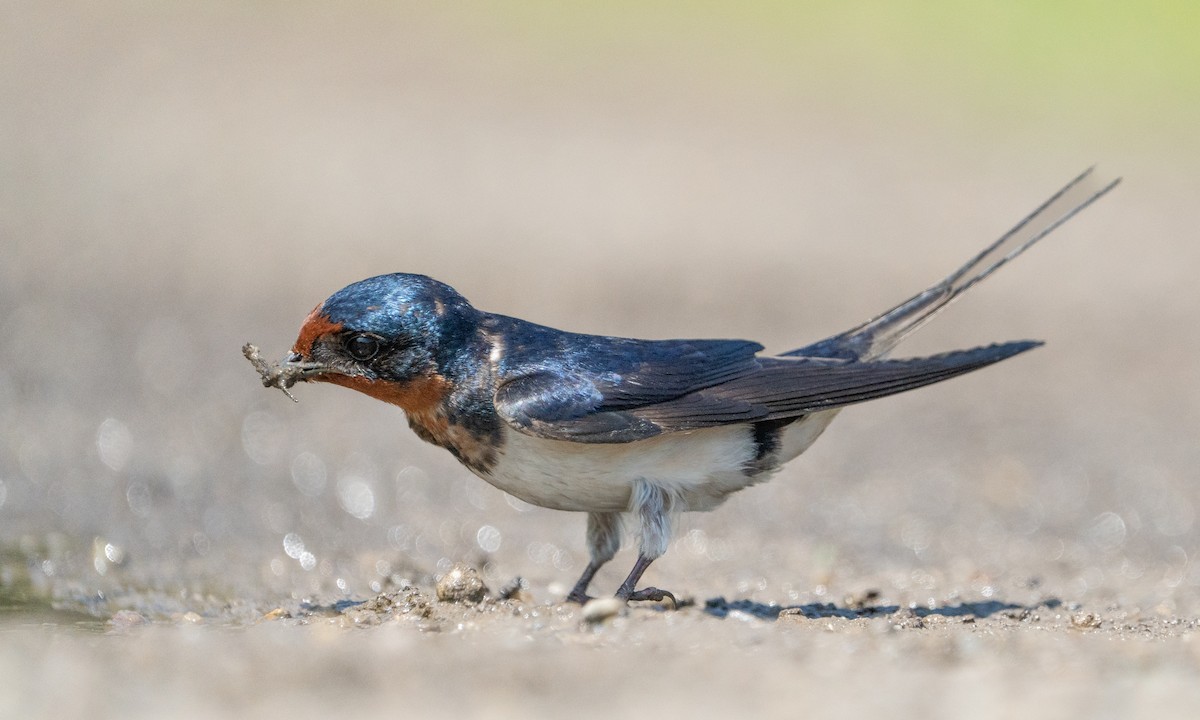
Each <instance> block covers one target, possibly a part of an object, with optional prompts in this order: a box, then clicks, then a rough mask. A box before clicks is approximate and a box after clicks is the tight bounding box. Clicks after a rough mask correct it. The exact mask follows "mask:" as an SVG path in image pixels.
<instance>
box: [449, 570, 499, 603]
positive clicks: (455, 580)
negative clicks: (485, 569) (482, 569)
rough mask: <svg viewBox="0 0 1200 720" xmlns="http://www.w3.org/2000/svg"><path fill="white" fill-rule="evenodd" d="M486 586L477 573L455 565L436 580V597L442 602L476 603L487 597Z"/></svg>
mask: <svg viewBox="0 0 1200 720" xmlns="http://www.w3.org/2000/svg"><path fill="white" fill-rule="evenodd" d="M487 593H488V589H487V585H484V584H483V579H482V578H480V577H479V572H478V571H477V570H476V569H475V568H473V567H471V566H470V565H466V564H464V563H457V564H455V566H454V567H452V568H450V571H449V572H447V573H446V574H445V575H443V576H441V577H440V578H438V581H437V597H438V600H441V601H442V602H457V603H463V602H465V603H477V602H479V601H481V600H483V598H484V597H485V596H486V595H487Z"/></svg>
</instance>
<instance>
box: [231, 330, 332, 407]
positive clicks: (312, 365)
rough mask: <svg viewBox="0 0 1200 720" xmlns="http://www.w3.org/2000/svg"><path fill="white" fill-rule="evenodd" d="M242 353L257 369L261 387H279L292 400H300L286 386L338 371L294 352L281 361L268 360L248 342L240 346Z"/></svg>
mask: <svg viewBox="0 0 1200 720" xmlns="http://www.w3.org/2000/svg"><path fill="white" fill-rule="evenodd" d="M242 354H243V355H245V356H246V359H247V360H249V361H250V362H251V363H252V364H253V365H254V369H255V370H257V371H258V374H259V376H260V377H261V378H262V384H263V387H269V388H272V387H273V388H279V389H280V390H282V391H283V393H284V394H285V395H287V396H288V397H290V398H291V399H292V400H293V401H294V402H300V401H299V400H296V396H295V395H292V393H291V391H289V390H288V388H290V387H292V386H293V385H295V384H296V383H298V382H301V381H304V382H308V381H310V380H312V379H315V378H317V377H319V376H321V375H328V374H330V373H336V372H338V371H337V370H336V369H334V368H332V367H330V366H328V365H325V364H323V363H316V362H311V361H308V360H305V359H304V357H303V356H301V355H300V354H299V353H295V352H292V353H288V354H287V356H286V357H284V359H283V362H281V363H274V362H268V361H267V360H264V359H263V357H262V356H261V355H260V354H259V351H258V348H257V347H255V346H254V345H251V344H249V343H247V344H246V345H245V346H243V347H242Z"/></svg>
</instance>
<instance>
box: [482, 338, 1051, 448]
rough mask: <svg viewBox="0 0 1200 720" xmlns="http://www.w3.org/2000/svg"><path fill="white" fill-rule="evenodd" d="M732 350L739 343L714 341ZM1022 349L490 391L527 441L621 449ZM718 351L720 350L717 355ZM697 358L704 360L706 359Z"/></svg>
mask: <svg viewBox="0 0 1200 720" xmlns="http://www.w3.org/2000/svg"><path fill="white" fill-rule="evenodd" d="M717 342H738V341H717ZM1040 344H1041V343H1039V342H1036V341H1020V342H1011V343H1004V344H999V345H989V346H986V347H979V348H974V349H970V350H958V351H954V352H948V353H944V354H941V355H934V356H930V357H925V358H914V359H909V360H878V361H868V362H856V361H842V360H831V359H827V358H791V357H787V358H776V357H765V358H751V359H749V360H747V359H746V358H744V352H745V349H746V348H745V345H751V344H749V343H747V344H745V345H743V347H742V348H740V349H735V347H734V346H729V347H727V348H725V349H726V350H727V351H728V353H729V354H728V356H727V359H728V360H729V361H728V362H724V363H716V364H715V367H717V368H719V370H715V371H714V370H713V368H714V365H708V366H707V370H706V371H704V372H701V368H703V367H705V365H704V364H698V362H699V360H700V359H701V357H700V356H699V355H693V354H689V353H684V354H683V356H682V357H681V358H679V359H677V360H672V359H670V358H669V357H667V355H664V356H662V357H660V358H658V360H657V362H654V361H651V362H646V363H643V364H641V365H640V366H638V367H636V368H631V371H630V372H628V373H624V374H621V373H612V372H608V373H599V374H594V373H590V372H587V371H586V370H583V371H580V370H576V371H574V372H571V373H562V372H551V371H549V370H541V371H538V370H535V371H532V372H528V373H525V374H522V375H519V376H517V377H514V378H513V379H511V380H509V381H508V382H505V383H503V384H502V385H501V386H500V387H499V389H498V390H497V392H496V396H495V405H496V409H497V411H498V412H499V413H500V416H501V417H502V418H504V420H505V421H506V422H507V423H508V424H509V425H510V426H511V427H513V428H514V429H516V430H518V431H520V432H524V433H527V434H530V435H536V436H539V437H545V438H552V439H557V440H569V441H573V442H581V443H622V442H632V441H634V440H642V439H645V438H649V437H654V436H655V435H660V434H662V433H669V432H680V431H684V430H694V429H698V428H705V427H715V426H720V425H729V424H735V423H747V422H758V421H761V420H776V419H782V418H789V417H798V416H801V415H805V414H808V413H811V412H815V411H819V410H829V409H833V408H838V407H844V406H846V405H852V404H854V403H859V402H863V401H866V400H873V399H875V398H879V397H884V396H887V395H894V394H896V393H900V392H904V391H906V390H912V389H915V388H919V387H924V386H925V385H930V384H933V383H936V382H940V381H942V380H946V379H949V378H952V377H955V376H957V375H962V374H964V373H968V372H971V371H972V370H977V369H979V368H982V367H985V366H987V365H991V364H992V363H995V362H999V361H1001V360H1004V359H1005V358H1009V357H1012V356H1013V355H1016V354H1018V353H1021V352H1024V351H1026V350H1030V349H1032V348H1034V347H1037V346H1038V345H1040ZM714 349H716V348H714ZM702 354H703V353H701V355H702Z"/></svg>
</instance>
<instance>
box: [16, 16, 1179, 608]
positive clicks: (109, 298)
mask: <svg viewBox="0 0 1200 720" xmlns="http://www.w3.org/2000/svg"><path fill="white" fill-rule="evenodd" d="M1198 21H1200V6H1197V5H1196V4H1195V3H1186V2H1177V1H1159V2H1148V3H1137V4H1128V5H1124V6H1111V5H1105V4H1100V3H1090V2H1081V1H1080V2H1076V1H1069V2H1062V3H1056V4H1053V5H1052V6H1047V5H1046V4H1045V3H1037V2H1024V1H1022V2H1008V3H990V4H985V3H971V4H962V3H952V2H942V1H935V2H925V3H920V4H897V3H888V2H857V3H843V2H824V1H822V2H811V3H799V4H796V3H784V2H773V1H769V0H763V1H760V2H748V3H714V2H700V3H672V2H665V3H649V4H645V3H632V2H608V3H584V4H571V5H570V6H564V5H562V4H561V3H551V2H538V1H520V2H511V3H503V4H498V3H483V2H468V3H456V4H444V3H408V2H405V3H390V2H375V1H367V0H353V1H350V2H342V3H336V4H335V3H316V2H287V3H284V2H271V1H265V2H254V3H246V2H222V1H209V2H175V3H149V2H116V1H111V2H99V3H96V2H88V3H84V2H60V3H43V2H22V1H19V0H16V1H14V0H5V1H4V2H0V98H2V101H0V249H2V253H0V257H2V260H0V558H2V559H0V568H2V574H0V587H3V588H4V590H3V591H2V592H3V593H4V594H5V595H6V596H7V597H9V598H10V602H17V600H13V599H12V598H18V599H20V598H25V599H26V600H27V599H28V598H31V597H35V598H36V597H50V598H54V599H55V602H56V603H57V604H58V605H59V606H60V607H71V608H77V609H83V610H86V611H88V612H94V613H96V614H98V615H100V616H109V615H111V614H112V613H113V612H115V611H116V610H118V609H122V608H132V609H135V610H137V611H139V612H141V613H143V614H146V615H148V616H154V615H156V614H166V615H169V614H171V613H179V612H185V611H194V612H197V613H200V614H202V615H206V616H209V617H212V618H214V619H236V617H237V612H238V609H239V608H243V609H245V612H246V614H247V617H254V616H257V614H258V613H261V611H263V610H267V609H270V608H272V607H275V606H278V605H287V604H288V603H289V602H290V603H296V602H299V601H301V600H304V599H313V600H315V601H318V602H332V601H334V600H337V599H340V598H344V597H350V598H358V599H362V598H365V597H369V596H370V595H371V594H373V593H376V592H379V591H380V590H386V589H389V588H392V587H395V586H396V585H398V584H400V583H404V582H417V583H424V584H428V583H429V582H430V579H431V577H432V576H433V575H435V574H436V573H437V572H439V570H440V569H445V568H446V567H448V566H449V564H450V563H451V562H454V561H458V560H465V561H468V562H472V563H476V564H478V565H479V566H480V567H482V568H483V569H484V573H485V576H486V578H487V581H488V582H489V584H492V586H493V587H496V586H499V585H501V584H503V583H504V582H505V581H507V580H508V579H511V578H512V577H514V576H516V575H522V576H524V577H525V578H526V580H527V581H528V583H529V588H530V592H531V593H532V594H533V596H534V597H535V598H536V599H537V600H540V601H550V600H554V599H557V597H558V596H559V595H560V594H561V593H564V592H565V591H566V589H568V588H569V586H570V584H571V583H572V582H573V581H574V579H575V577H576V576H577V574H578V573H579V572H580V571H581V569H582V567H583V564H584V563H585V561H586V554H585V551H584V548H583V518H582V517H580V516H574V515H569V514H563V513H556V512H553V511H548V510H542V509H537V508H531V507H529V506H527V505H524V504H523V503H520V502H518V501H515V500H513V499H511V498H507V497H505V496H504V495H503V494H502V493H500V492H499V491H497V490H495V489H493V488H491V487H489V486H487V485H486V484H484V483H483V482H482V481H480V480H478V479H476V478H475V477H474V476H472V475H470V474H469V473H468V472H467V471H465V470H464V469H462V468H461V467H459V466H458V465H457V464H456V463H455V462H454V460H453V459H452V458H451V457H450V456H449V455H448V454H447V453H445V452H444V451H441V450H438V449H437V448H433V447H431V446H426V445H423V444H421V443H420V442H419V441H418V440H417V439H416V438H415V437H414V436H413V435H412V434H411V432H410V431H409V430H408V429H407V427H406V423H405V422H404V418H403V416H402V414H401V413H400V411H398V410H397V409H395V408H392V407H390V406H386V405H383V404H381V403H377V402H375V401H373V400H369V399H367V398H366V397H363V396H358V395H355V394H353V393H350V392H347V391H345V390H342V389H339V388H333V387H324V386H302V387H299V388H298V389H297V390H296V394H297V396H298V397H299V399H300V402H299V404H293V403H291V402H290V401H288V400H287V398H285V397H284V396H283V395H282V394H280V393H278V392H274V391H267V390H264V389H263V388H262V387H261V386H260V385H259V382H258V378H257V377H256V375H255V373H254V372H253V370H252V369H251V367H250V366H249V364H247V363H246V361H245V360H244V359H243V358H242V357H241V354H240V347H241V345H242V343H244V342H247V341H250V342H254V343H256V344H258V345H259V346H260V347H261V348H263V351H264V354H266V355H267V356H269V357H280V356H282V355H283V354H284V353H285V352H286V351H287V350H288V349H289V348H290V346H291V343H292V341H293V339H294V336H295V332H296V330H297V328H298V326H299V324H300V322H301V321H302V320H303V318H304V317H305V315H306V314H307V313H308V311H309V310H310V309H311V308H312V307H313V306H314V305H316V304H317V303H319V302H320V301H321V300H323V299H324V298H325V297H326V296H328V295H329V294H330V293H332V292H333V291H335V290H337V289H338V288H340V287H342V286H343V285H345V284H347V283H349V282H352V281H355V280H358V279H361V278H363V277H367V276H370V275H376V274H380V273H385V272H396V271H405V272H420V273H426V274H429V275H432V276H434V277H436V278H438V279H440V280H443V281H445V282H447V283H449V284H451V285H453V286H454V287H456V288H457V289H458V290H459V291H460V292H462V293H463V294H464V295H465V296H466V297H468V298H469V299H470V300H471V301H472V302H473V303H474V304H475V305H476V306H478V307H480V308H483V309H487V310H491V311H495V312H501V313H504V314H510V315H516V316H520V317H524V318H527V319H530V320H534V321H537V322H541V323H544V324H549V325H553V326H557V327H561V328H565V329H570V330H575V331H580V332H592V333H604V334H619V335H630V336H639V337H650V338H666V337H746V338H752V339H756V340H759V341H762V342H763V343H764V344H765V345H767V346H768V348H769V349H771V350H777V351H778V350H785V349H788V348H791V347H795V346H797V345H800V344H802V343H804V342H807V341H810V340H814V339H817V338H820V337H824V336H825V335H828V334H831V333H833V332H836V331H839V330H842V329H844V328H845V327H848V326H850V325H852V324H854V323H857V322H859V321H861V320H862V319H864V318H866V317H868V316H870V315H872V314H874V313H876V312H877V311H880V310H883V309H885V308H886V307H889V306H890V305H891V304H893V303H895V302H897V301H899V300H901V299H903V298H905V297H907V296H909V295H911V294H912V293H913V292H915V291H917V290H919V289H921V288H923V287H925V286H926V285H928V284H929V283H931V282H932V281H934V280H936V279H939V278H940V277H942V276H943V275H944V274H945V273H947V272H948V271H950V270H952V269H954V268H956V267H957V266H958V265H959V264H960V263H961V262H962V261H963V260H965V259H966V258H968V257H970V256H971V255H972V254H974V253H975V252H976V251H977V250H979V249H980V248H981V247H982V246H983V245H984V244H986V243H987V242H989V241H990V240H991V239H993V238H995V237H996V236H998V235H999V234H1000V233H1001V232H1003V231H1004V230H1006V229H1007V228H1008V227H1009V226H1011V225H1012V224H1014V223H1015V222H1016V221H1017V220H1019V219H1020V218H1021V217H1023V216H1024V215H1025V214H1026V213H1027V212H1028V211H1029V210H1031V209H1032V208H1034V207H1035V206H1036V205H1037V204H1038V203H1040V202H1041V201H1042V200H1043V199H1044V198H1045V197H1047V196H1048V195H1049V194H1050V193H1051V192H1053V191H1054V190H1056V189H1057V188H1058V187H1060V186H1061V185H1062V184H1064V183H1065V182H1066V181H1067V180H1069V179H1070V178H1072V177H1074V176H1075V175H1076V174H1078V173H1079V172H1080V171H1081V170H1083V169H1084V168H1086V167H1088V166H1091V165H1093V164H1097V163H1098V174H1100V175H1102V176H1103V178H1104V179H1108V178H1111V177H1114V176H1117V175H1121V176H1123V177H1124V182H1123V184H1122V185H1121V186H1120V188H1119V189H1118V190H1117V191H1116V192H1114V193H1113V194H1112V195H1110V196H1108V197H1106V198H1105V199H1104V200H1103V201H1102V202H1100V203H1099V204H1098V205H1096V206H1095V207H1093V208H1091V209H1089V210H1088V211H1087V212H1086V213H1084V214H1083V215H1082V216H1080V217H1079V218H1077V219H1076V220H1073V221H1072V222H1071V223H1070V224H1069V225H1068V226H1066V227H1064V228H1062V229H1061V230H1059V231H1058V232H1057V233H1056V234H1055V235H1054V236H1053V237H1051V238H1050V239H1049V240H1047V241H1046V242H1044V244H1042V245H1040V246H1039V247H1037V248H1036V249H1035V250H1034V251H1032V252H1031V253H1030V254H1029V255H1027V256H1024V257H1022V258H1021V260H1020V261H1019V262H1017V263H1015V264H1014V265H1012V266H1010V267H1008V268H1006V269H1005V271H1004V272H1002V273H1000V274H999V275H997V276H995V277H994V278H992V279H990V280H989V281H988V282H987V283H986V284H984V285H982V286H980V287H979V288H978V289H977V290H975V291H973V292H972V293H971V294H970V295H969V296H968V297H967V299H965V300H964V301H962V302H961V303H960V304H958V305H956V306H955V307H954V308H953V309H952V310H951V311H949V312H947V313H945V314H944V315H942V316H941V317H940V318H939V320H938V322H936V323H934V324H932V325H930V326H929V327H928V328H927V329H926V330H925V331H923V332H922V333H921V334H920V335H919V336H918V337H916V338H914V339H913V341H911V342H910V343H909V344H908V345H907V346H906V347H905V348H903V350H904V353H902V354H914V355H915V354H921V353H929V352H937V351H941V350H946V349H951V348H955V347H967V346H972V345H976V344H982V343H987V342H991V341H995V340H1008V339H1018V338H1026V337H1030V338H1040V339H1045V340H1047V341H1048V343H1047V345H1046V347H1044V348H1042V349H1040V350H1038V351H1037V352H1035V353H1032V354H1030V355H1028V356H1022V357H1021V358H1019V359H1016V360H1013V361H1011V362H1007V363H1004V364H1003V365H1001V366H997V367H995V368H991V369H988V370H986V371H984V372H980V373H977V374H973V375H971V376H970V377H967V378H963V379H959V380H955V381H953V382H950V383H946V384H944V385H939V386H937V387H935V388H930V389H927V390H922V391H921V392H919V393H913V394H908V395H904V396H901V397H896V398H892V399H888V400H884V401H880V402H877V403H873V404H870V405H867V406H863V407H859V408H854V409H851V410H849V411H847V412H845V413H843V415H842V416H841V417H840V418H839V419H838V421H837V422H836V423H835V424H834V425H833V426H832V428H831V429H830V430H829V432H828V433H827V434H826V436H825V437H824V438H823V439H822V441H821V442H820V443H818V444H817V445H816V446H815V447H814V449H813V450H812V451H811V452H810V453H808V454H807V455H806V456H804V457H803V458H801V459H800V460H798V461H796V462H794V463H792V464H791V465H790V466H789V467H788V468H787V469H786V470H784V471H783V472H781V473H780V474H779V475H778V476H777V477H776V478H775V479H774V480H773V481H772V482H771V483H769V484H767V485H764V486H759V487H756V488H754V489H751V490H747V491H745V492H743V493H741V494H739V495H738V496H735V497H734V498H733V499H732V500H731V501H730V502H729V503H728V504H727V505H726V506H725V507H723V508H721V509H720V510H718V511H716V512H714V513H712V514H708V515H704V516H695V517H688V518H685V519H684V520H682V522H681V526H680V530H679V533H678V536H677V541H676V543H675V544H674V546H673V547H672V549H671V551H670V552H669V554H668V556H667V557H666V558H665V559H664V560H663V561H662V562H660V563H658V564H656V565H655V566H654V568H652V570H651V571H650V573H649V574H648V576H647V580H648V581H649V582H651V583H653V584H656V585H659V586H661V587H667V588H671V589H672V590H677V591H679V592H680V593H682V594H685V595H694V596H697V597H699V598H701V599H703V598H706V597H713V596H717V595H725V596H727V597H730V598H740V599H751V600H754V601H757V602H773V603H780V604H795V603H799V602H814V601H821V600H822V599H824V600H830V599H832V600H835V601H837V600H840V598H841V597H843V596H844V595H845V594H846V593H854V592H862V591H865V590H866V589H868V588H877V589H879V590H880V591H881V592H882V593H883V597H884V598H885V599H886V600H889V601H892V602H896V603H907V602H919V603H929V604H932V605H940V604H946V603H953V602H958V601H960V600H961V599H962V598H968V599H970V598H975V599H979V598H994V599H998V600H1001V601H1007V600H1012V601H1014V602H1024V600H1023V599H1022V598H1024V597H1026V595H1025V593H1027V592H1028V591H1029V589H1030V588H1038V590H1037V592H1038V593H1041V594H1043V595H1047V596H1054V597H1058V598H1061V599H1063V600H1064V601H1074V602H1084V603H1088V602H1095V603H1101V604H1103V603H1107V602H1123V603H1128V604H1131V605H1134V606H1137V607H1142V608H1157V609H1159V610H1160V611H1161V612H1164V613H1168V614H1173V613H1184V614H1186V613H1192V614H1195V613H1196V612H1198V611H1200V608H1198V606H1197V602H1196V599H1197V591H1198V589H1200V564H1198V561H1197V558H1196V555H1197V553H1198V552H1200V523H1198V522H1197V518H1196V513H1197V509H1198V508H1200V485H1198V484H1197V477H1196V468H1197V467H1200V446H1198V444H1197V430H1198V428H1200V383H1198V382H1197V379H1196V371H1195V367H1194V362H1195V361H1194V358H1195V357H1197V355H1198V354H1200V330H1198V329H1197V325H1196V322H1195V314H1196V311H1197V309H1200V288H1198V286H1197V283H1196V282H1195V273H1196V268H1197V266H1198V263H1200V243H1197V228H1198V227H1200V203H1197V197H1198V196H1200V180H1198V175H1197V169H1198V165H1197V163H1198V161H1200V134H1198V133H1197V132H1196V128H1197V127H1200V45H1198V44H1197V43H1196V42H1195V38H1196V32H1197V30H1198V29H1200V22H1198ZM632 559H633V558H632V556H631V555H630V554H629V553H628V551H626V553H624V554H622V555H621V556H620V557H619V558H618V560H617V562H616V563H614V564H613V566H612V567H610V568H607V569H606V570H605V572H604V573H602V574H601V576H600V578H599V579H598V581H597V585H596V586H595V589H596V590H597V591H608V590H611V589H612V588H615V586H616V585H617V583H618V582H619V581H620V579H621V577H623V576H624V573H625V572H626V570H627V567H628V565H629V564H630V563H631V562H632Z"/></svg>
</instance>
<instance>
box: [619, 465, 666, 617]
mask: <svg viewBox="0 0 1200 720" xmlns="http://www.w3.org/2000/svg"><path fill="white" fill-rule="evenodd" d="M630 504H631V505H632V508H631V509H632V511H633V513H634V516H635V517H636V518H637V520H638V530H639V535H640V538H639V541H640V542H639V546H638V550H639V552H638V559H637V562H635V563H634V564H633V570H631V571H630V572H629V577H627V578H625V582H623V583H621V587H620V589H619V590H617V597H618V598H620V599H622V600H662V599H664V598H671V604H672V605H674V606H676V607H678V606H679V603H678V602H676V600H675V596H674V595H672V594H671V593H669V592H667V591H666V590H659V589H658V588H655V587H647V588H642V589H641V590H637V589H636V588H637V582H638V580H641V579H642V573H644V572H646V568H648V567H650V563H652V562H654V561H655V560H656V559H657V558H659V557H662V554H663V553H665V552H666V551H667V543H668V542H670V540H671V506H672V505H673V504H674V502H673V497H672V496H671V494H670V493H668V492H667V491H666V490H664V489H663V488H661V487H658V486H657V485H653V484H651V483H649V482H646V481H644V480H639V481H637V482H636V483H634V486H633V497H632V498H631V503H630Z"/></svg>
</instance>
